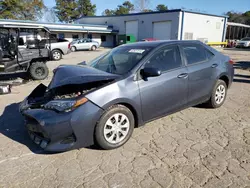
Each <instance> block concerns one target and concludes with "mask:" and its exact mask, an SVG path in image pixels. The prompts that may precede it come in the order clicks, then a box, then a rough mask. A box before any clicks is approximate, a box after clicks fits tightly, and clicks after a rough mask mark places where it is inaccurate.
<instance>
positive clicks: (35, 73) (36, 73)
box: [29, 62, 49, 80]
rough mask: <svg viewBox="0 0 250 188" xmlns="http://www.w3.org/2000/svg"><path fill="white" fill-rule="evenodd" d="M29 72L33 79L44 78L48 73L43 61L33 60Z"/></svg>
mask: <svg viewBox="0 0 250 188" xmlns="http://www.w3.org/2000/svg"><path fill="white" fill-rule="evenodd" d="M29 73H30V76H31V77H32V79H34V80H44V79H45V78H47V76H48V75H49V69H48V67H47V65H46V64H45V63H43V62H35V63H32V64H31V65H30V68H29Z"/></svg>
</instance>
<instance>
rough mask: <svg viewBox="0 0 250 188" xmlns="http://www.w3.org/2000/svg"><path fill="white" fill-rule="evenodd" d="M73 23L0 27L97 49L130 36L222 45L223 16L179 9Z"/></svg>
mask: <svg viewBox="0 0 250 188" xmlns="http://www.w3.org/2000/svg"><path fill="white" fill-rule="evenodd" d="M76 23H77V24H55V23H42V22H32V21H20V20H0V24H20V25H42V26H45V27H47V28H49V29H50V31H51V33H52V34H53V35H54V36H55V37H57V38H65V39H67V40H69V41H72V40H73V39H74V38H83V37H85V38H86V37H88V38H92V39H93V40H96V41H98V42H99V43H100V44H101V46H104V47H113V46H116V45H117V42H118V38H119V35H133V36H134V37H135V39H136V40H137V41H138V40H141V39H145V38H155V39H158V40H170V39H174V40H176V39H178V40H201V41H203V42H223V41H225V36H226V24H227V17H226V16H220V15H212V14H207V13H198V12H193V11H186V10H182V9H175V10H168V11H164V12H146V13H135V14H127V15H120V16H92V17H83V18H81V19H79V20H77V21H76Z"/></svg>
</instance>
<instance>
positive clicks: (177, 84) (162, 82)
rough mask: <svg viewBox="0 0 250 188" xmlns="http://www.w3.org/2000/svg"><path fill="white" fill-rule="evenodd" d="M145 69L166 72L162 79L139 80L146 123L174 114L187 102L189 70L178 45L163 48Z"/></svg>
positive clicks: (161, 76)
mask: <svg viewBox="0 0 250 188" xmlns="http://www.w3.org/2000/svg"><path fill="white" fill-rule="evenodd" d="M144 67H155V68H158V69H159V70H161V71H162V74H161V75H160V76H159V77H148V78H146V79H141V80H139V81H138V85H139V88H140V95H141V107H142V115H143V120H144V121H149V120H151V119H154V118H156V117H159V116H162V115H164V114H167V113H171V112H173V111H175V110H177V109H179V108H181V107H182V106H184V105H185V104H186V102H187V80H188V79H187V78H188V75H187V69H186V67H185V66H184V63H183V61H182V59H181V56H180V52H179V48H178V46H177V45H171V46H166V47H163V48H161V49H159V50H158V51H157V52H156V53H155V54H154V55H153V56H152V57H151V58H150V59H149V61H147V63H146V64H145V65H144Z"/></svg>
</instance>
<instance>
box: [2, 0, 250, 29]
mask: <svg viewBox="0 0 250 188" xmlns="http://www.w3.org/2000/svg"><path fill="white" fill-rule="evenodd" d="M166 10H168V7H167V6H166V5H164V4H159V5H157V6H156V7H155V8H154V9H140V10H136V8H135V5H134V4H133V3H132V2H131V1H124V3H122V4H121V5H118V6H117V8H115V9H106V10H105V11H104V12H103V15H107V16H110V15H122V14H129V13H135V12H153V11H166ZM95 13H96V5H95V4H93V3H92V2H91V0H56V6H55V7H53V8H48V7H46V6H45V5H44V2H43V0H22V1H20V0H0V19H16V20H40V19H41V18H43V19H44V20H45V21H48V22H56V21H60V22H64V23H69V22H72V21H74V20H76V19H79V18H81V17H84V16H95ZM225 14H226V15H227V16H228V17H229V18H228V21H230V22H236V23H242V24H247V25H250V11H247V12H244V13H238V12H234V11H229V12H227V13H225Z"/></svg>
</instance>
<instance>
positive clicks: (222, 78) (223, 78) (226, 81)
mask: <svg viewBox="0 0 250 188" xmlns="http://www.w3.org/2000/svg"><path fill="white" fill-rule="evenodd" d="M219 79H220V80H223V81H224V82H225V83H226V85H227V87H228V85H229V79H228V77H227V76H225V75H224V76H221V77H220V78H219Z"/></svg>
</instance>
